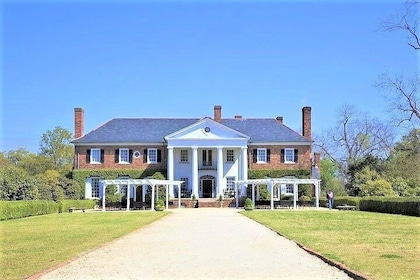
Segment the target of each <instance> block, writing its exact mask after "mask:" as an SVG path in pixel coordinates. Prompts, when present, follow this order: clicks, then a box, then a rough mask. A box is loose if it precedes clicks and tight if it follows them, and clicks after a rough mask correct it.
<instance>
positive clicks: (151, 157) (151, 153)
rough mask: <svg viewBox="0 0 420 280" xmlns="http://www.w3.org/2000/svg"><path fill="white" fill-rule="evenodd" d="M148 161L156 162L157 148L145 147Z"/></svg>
mask: <svg viewBox="0 0 420 280" xmlns="http://www.w3.org/2000/svg"><path fill="white" fill-rule="evenodd" d="M147 154H148V155H147V156H148V159H149V163H156V162H157V149H147Z"/></svg>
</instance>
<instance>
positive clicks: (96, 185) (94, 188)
mask: <svg viewBox="0 0 420 280" xmlns="http://www.w3.org/2000/svg"><path fill="white" fill-rule="evenodd" d="M91 189H92V191H91V194H92V195H91V197H97V198H99V178H92V183H91Z"/></svg>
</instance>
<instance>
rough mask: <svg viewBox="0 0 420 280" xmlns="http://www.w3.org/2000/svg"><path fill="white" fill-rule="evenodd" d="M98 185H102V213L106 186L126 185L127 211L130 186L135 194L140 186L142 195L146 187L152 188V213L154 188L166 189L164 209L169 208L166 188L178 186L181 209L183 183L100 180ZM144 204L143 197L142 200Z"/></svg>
mask: <svg viewBox="0 0 420 280" xmlns="http://www.w3.org/2000/svg"><path fill="white" fill-rule="evenodd" d="M99 182H100V183H102V184H103V188H102V211H105V189H106V187H107V186H108V185H117V186H121V185H126V186H127V209H126V210H127V211H130V189H131V186H133V187H134V193H136V188H137V187H139V186H142V188H143V193H144V190H145V187H146V186H151V187H152V199H151V205H150V208H151V210H152V211H154V210H155V186H165V189H166V207H165V208H166V209H168V208H169V195H168V186H170V185H171V186H178V207H179V208H180V207H181V184H182V183H183V182H184V181H174V180H157V179H113V180H100V181H99ZM142 202H143V203H144V196H143V198H142Z"/></svg>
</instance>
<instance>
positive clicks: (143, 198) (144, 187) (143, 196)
mask: <svg viewBox="0 0 420 280" xmlns="http://www.w3.org/2000/svg"><path fill="white" fill-rule="evenodd" d="M141 190H142V192H141V202H142V203H143V204H144V202H145V201H146V191H147V185H141Z"/></svg>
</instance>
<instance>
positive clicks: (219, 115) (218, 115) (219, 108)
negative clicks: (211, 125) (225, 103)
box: [214, 105, 222, 122]
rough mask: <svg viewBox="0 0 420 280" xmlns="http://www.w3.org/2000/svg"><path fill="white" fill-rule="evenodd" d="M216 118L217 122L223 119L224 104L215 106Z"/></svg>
mask: <svg viewBox="0 0 420 280" xmlns="http://www.w3.org/2000/svg"><path fill="white" fill-rule="evenodd" d="M214 120H215V121H216V122H221V121H222V106H220V105H215V106H214Z"/></svg>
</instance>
